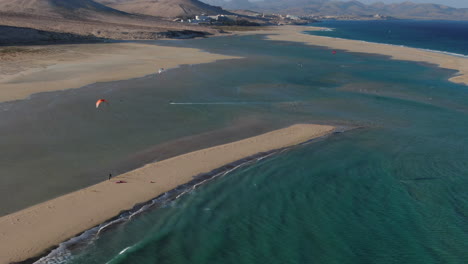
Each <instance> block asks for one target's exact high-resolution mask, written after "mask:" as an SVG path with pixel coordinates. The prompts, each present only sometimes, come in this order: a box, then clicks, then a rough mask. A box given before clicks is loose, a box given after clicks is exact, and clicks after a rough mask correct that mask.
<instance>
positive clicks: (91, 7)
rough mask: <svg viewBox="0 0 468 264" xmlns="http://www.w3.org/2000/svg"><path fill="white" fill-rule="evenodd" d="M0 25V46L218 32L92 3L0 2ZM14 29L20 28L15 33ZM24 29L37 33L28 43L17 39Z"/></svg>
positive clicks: (60, 0)
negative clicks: (79, 39)
mask: <svg viewBox="0 0 468 264" xmlns="http://www.w3.org/2000/svg"><path fill="white" fill-rule="evenodd" d="M0 26H6V27H3V29H4V30H0V34H2V33H5V32H2V31H7V33H8V35H9V38H1V39H0V45H11V44H15V41H14V40H18V39H21V43H29V42H31V43H34V42H36V41H37V38H35V37H34V36H36V37H37V36H42V37H41V41H44V36H47V37H45V39H46V40H49V41H51V42H62V41H64V40H66V41H68V40H70V39H71V41H74V40H76V39H77V38H79V37H80V36H81V37H83V38H84V39H88V40H96V39H99V40H103V39H121V40H123V39H125V40H132V39H158V38H189V37H198V36H204V35H207V34H217V33H218V31H217V30H215V29H211V28H209V27H203V26H199V25H193V24H182V23H177V22H172V21H171V19H162V18H157V17H152V16H147V15H136V14H129V13H126V12H123V11H119V10H116V9H113V8H111V7H108V6H105V5H103V4H100V3H97V2H95V1H92V0H67V1H63V0H0ZM15 28H21V29H18V31H17V33H15V32H16V31H15ZM25 28H31V29H35V30H39V31H40V33H38V34H31V39H30V41H28V38H24V36H22V37H19V35H21V34H24V32H25ZM36 33H37V32H36ZM56 33H68V34H56ZM15 34H18V36H16V37H15ZM70 34H72V35H70ZM49 36H50V37H49ZM70 36H73V37H70Z"/></svg>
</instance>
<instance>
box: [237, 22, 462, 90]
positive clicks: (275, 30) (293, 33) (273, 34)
mask: <svg viewBox="0 0 468 264" xmlns="http://www.w3.org/2000/svg"><path fill="white" fill-rule="evenodd" d="M321 29H323V28H319V27H305V26H281V27H269V28H267V29H265V30H260V31H255V32H245V33H240V34H266V35H267V38H268V39H270V40H278V41H294V42H301V43H306V44H310V45H315V46H324V47H328V48H330V49H337V50H346V51H351V52H362V53H371V54H381V55H386V56H390V57H391V58H392V59H396V60H406V61H417V62H426V63H431V64H436V65H438V66H439V67H441V68H446V69H452V70H457V71H459V73H458V75H456V76H454V77H452V78H450V81H452V82H454V83H460V84H465V85H468V58H463V57H457V56H452V55H448V54H442V53H436V52H430V51H425V50H422V49H416V48H409V47H401V46H396V45H388V44H380V43H370V42H365V41H359V40H347V39H340V38H331V37H322V36H314V35H308V34H304V33H302V32H304V31H314V30H321Z"/></svg>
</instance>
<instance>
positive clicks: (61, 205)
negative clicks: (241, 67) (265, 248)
mask: <svg viewBox="0 0 468 264" xmlns="http://www.w3.org/2000/svg"><path fill="white" fill-rule="evenodd" d="M334 130H335V128H334V127H333V126H327V125H313V124H297V125H292V126H289V127H286V128H282V129H279V130H274V131H271V132H268V133H265V134H261V135H258V136H254V137H250V138H247V139H243V140H239V141H235V142H232V143H227V144H223V145H219V146H215V147H211V148H206V149H202V150H198V151H194V152H190V153H187V154H183V155H180V156H176V157H173V158H169V159H166V160H163V161H160V162H156V163H150V164H148V165H145V166H143V167H141V168H138V169H136V170H133V171H130V172H127V173H124V174H121V175H119V176H117V177H115V178H112V179H111V180H108V181H104V182H101V183H98V184H96V185H93V186H90V187H87V188H85V189H82V190H79V191H76V192H73V193H69V194H66V195H64V196H61V197H58V198H56V199H52V200H49V201H46V202H44V203H41V204H38V205H35V206H32V207H29V208H26V209H24V210H21V211H18V212H15V213H13V214H10V215H6V216H3V217H1V218H0V245H2V246H1V247H0V263H11V262H18V261H23V260H25V259H28V258H31V257H35V256H38V255H40V254H42V253H45V251H46V250H47V249H50V248H51V247H53V246H56V245H58V244H59V243H60V242H62V241H65V240H67V239H69V238H72V237H74V236H76V235H78V234H79V233H81V232H84V231H86V230H88V229H90V228H92V227H94V226H96V225H98V224H100V223H103V222H105V221H106V220H108V219H111V218H112V217H115V216H117V215H119V213H120V212H121V211H124V210H129V209H131V208H132V207H133V206H134V205H135V204H139V203H142V202H146V201H149V200H151V199H153V198H155V197H157V196H158V195H160V194H162V193H165V192H167V191H169V190H172V189H174V188H175V187H177V186H179V185H181V184H184V183H187V182H190V181H191V180H192V179H193V177H195V176H197V175H199V174H201V173H208V172H210V171H212V170H214V169H217V168H220V167H222V166H223V165H226V164H230V163H232V162H235V161H238V160H241V159H243V158H246V157H249V156H252V155H255V154H257V153H261V152H268V151H271V150H274V149H281V148H284V147H288V146H294V145H297V144H300V143H302V142H306V141H309V140H311V139H314V138H317V137H321V136H325V135H327V134H330V133H332V132H333V131H334ZM117 181H125V182H126V183H123V184H116V182H117ZM152 182H154V183H152Z"/></svg>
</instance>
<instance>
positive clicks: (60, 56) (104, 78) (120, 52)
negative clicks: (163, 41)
mask: <svg viewBox="0 0 468 264" xmlns="http://www.w3.org/2000/svg"><path fill="white" fill-rule="evenodd" d="M240 58H241V57H234V56H227V55H222V54H214V53H208V52H206V51H203V50H201V49H194V48H185V47H168V46H161V45H157V44H144V43H135V42H127V43H124V42H121V43H96V44H62V45H42V46H8V47H0V102H8V101H15V100H24V99H27V98H28V97H30V96H31V95H34V94H37V93H42V92H51V91H60V90H66V89H77V88H81V87H84V86H87V85H90V84H94V83H98V82H111V81H120V80H128V79H133V78H140V77H144V76H147V75H150V74H157V73H158V70H159V69H160V68H164V69H166V70H167V69H172V68H177V67H179V66H180V65H184V64H203V63H211V62H215V61H218V60H226V59H240Z"/></svg>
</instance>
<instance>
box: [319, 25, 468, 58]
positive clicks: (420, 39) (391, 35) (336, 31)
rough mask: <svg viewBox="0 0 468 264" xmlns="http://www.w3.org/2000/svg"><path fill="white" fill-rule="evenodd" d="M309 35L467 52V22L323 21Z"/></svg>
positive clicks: (463, 53) (456, 52)
mask: <svg viewBox="0 0 468 264" xmlns="http://www.w3.org/2000/svg"><path fill="white" fill-rule="evenodd" d="M315 25H316V26H320V27H326V28H328V29H329V30H326V31H319V32H311V33H312V34H316V35H321V36H329V37H338V38H346V39H355V40H364V41H370V42H377V43H387V44H392V45H403V46H407V47H414V48H422V49H429V50H435V51H441V52H448V53H452V54H457V55H463V56H467V55H468V22H467V21H443V20H442V21H441V20H377V21H323V22H320V23H317V24H314V26H315Z"/></svg>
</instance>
